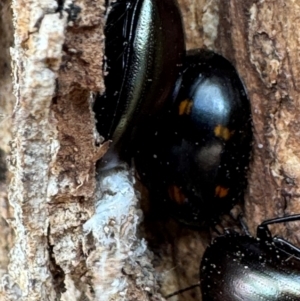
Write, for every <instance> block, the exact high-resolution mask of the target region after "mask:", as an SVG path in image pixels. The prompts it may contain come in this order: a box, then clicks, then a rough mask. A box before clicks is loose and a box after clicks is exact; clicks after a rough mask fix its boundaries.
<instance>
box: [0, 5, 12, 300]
mask: <svg viewBox="0 0 300 301" xmlns="http://www.w3.org/2000/svg"><path fill="white" fill-rule="evenodd" d="M12 42H13V27H12V14H11V8H10V2H9V1H2V2H1V4H0V66H1V73H0V229H1V235H0V278H2V276H3V275H4V274H5V273H7V265H8V252H9V250H10V249H11V247H12V244H13V231H12V228H11V227H9V224H8V223H9V220H10V218H11V217H12V208H11V207H10V206H9V203H8V198H7V184H8V182H9V178H10V175H9V173H8V172H7V167H6V159H7V154H8V152H9V141H10V140H11V125H12V114H13V107H14V104H15V97H14V95H13V93H12V79H11V66H10V65H11V59H10V54H9V47H11V46H12ZM0 299H1V294H0Z"/></svg>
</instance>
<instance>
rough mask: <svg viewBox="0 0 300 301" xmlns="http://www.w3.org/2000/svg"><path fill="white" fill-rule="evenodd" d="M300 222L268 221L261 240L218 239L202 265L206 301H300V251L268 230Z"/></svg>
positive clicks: (231, 234)
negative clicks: (270, 227) (273, 226)
mask: <svg viewBox="0 0 300 301" xmlns="http://www.w3.org/2000/svg"><path fill="white" fill-rule="evenodd" d="M299 220H300V215H299V214H298V215H292V216H287V217H282V218H276V219H272V220H267V221H265V222H263V223H262V224H261V225H260V226H258V228H257V238H254V237H251V236H250V235H241V234H238V233H236V232H233V231H229V232H227V233H226V234H225V235H223V236H219V237H217V238H216V239H215V240H214V241H213V243H212V244H211V245H210V246H209V247H208V248H207V249H206V251H205V253H204V255H203V259H202V262H201V267H200V282H201V291H202V296H203V299H202V300H203V301H262V300H263V301H299V300H300V249H299V248H297V247H296V246H294V245H293V244H291V243H289V242H288V241H286V240H284V239H282V238H280V237H272V235H271V233H270V231H269V229H268V225H271V224H275V223H284V222H291V221H299Z"/></svg>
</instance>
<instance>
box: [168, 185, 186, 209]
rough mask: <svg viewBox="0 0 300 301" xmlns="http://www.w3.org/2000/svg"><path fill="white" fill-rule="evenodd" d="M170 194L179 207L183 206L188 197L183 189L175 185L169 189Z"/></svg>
mask: <svg viewBox="0 0 300 301" xmlns="http://www.w3.org/2000/svg"><path fill="white" fill-rule="evenodd" d="M168 194H169V197H170V199H171V200H172V201H174V202H176V203H177V204H179V205H181V204H183V203H184V202H185V200H186V197H185V195H184V194H183V193H182V191H181V189H180V188H179V187H177V186H175V185H173V186H170V187H169V189H168Z"/></svg>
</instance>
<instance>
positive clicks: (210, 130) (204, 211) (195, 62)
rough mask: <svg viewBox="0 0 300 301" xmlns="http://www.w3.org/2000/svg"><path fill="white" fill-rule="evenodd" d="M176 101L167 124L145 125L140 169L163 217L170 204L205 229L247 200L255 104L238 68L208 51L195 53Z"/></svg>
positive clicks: (187, 63)
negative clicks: (238, 72)
mask: <svg viewBox="0 0 300 301" xmlns="http://www.w3.org/2000/svg"><path fill="white" fill-rule="evenodd" d="M173 98H174V100H173V103H172V105H171V107H169V111H168V112H166V113H164V114H163V115H162V116H161V117H160V120H159V121H158V120H157V119H153V120H152V123H149V122H148V123H147V122H145V124H144V126H143V127H140V128H139V133H138V134H137V136H136V137H137V138H136V146H135V147H136V153H135V155H134V157H135V165H136V169H137V171H138V174H139V176H140V178H141V182H142V183H143V184H145V185H146V186H147V187H148V189H149V193H150V197H151V199H152V200H154V201H152V203H154V210H153V212H155V214H157V212H160V211H161V208H162V207H164V209H165V211H166V212H167V213H170V214H171V215H172V216H173V217H175V218H176V219H178V220H180V221H182V222H184V223H186V224H189V225H193V226H201V225H202V224H203V223H211V222H212V221H215V220H216V219H217V218H218V217H219V216H220V215H221V214H222V213H227V212H229V210H230V209H231V208H232V206H233V205H234V204H236V203H237V202H238V200H239V199H241V198H242V194H243V190H244V188H245V184H246V178H245V175H246V170H247V167H248V163H249V157H250V150H251V143H252V128H251V110H250V104H249V100H248V97H247V94H246V91H245V88H244V86H243V83H242V82H241V80H240V78H239V76H238V74H237V72H236V70H235V68H234V67H233V66H232V64H231V63H229V62H228V61H227V60H226V59H225V58H224V57H222V56H221V55H218V54H216V53H213V52H211V51H204V50H194V51H192V52H188V54H187V56H186V61H185V64H184V68H183V73H182V76H181V77H180V78H179V79H178V81H177V84H176V87H175V90H174V93H173ZM151 195H152V196H151ZM155 206H156V209H157V208H159V210H156V209H155Z"/></svg>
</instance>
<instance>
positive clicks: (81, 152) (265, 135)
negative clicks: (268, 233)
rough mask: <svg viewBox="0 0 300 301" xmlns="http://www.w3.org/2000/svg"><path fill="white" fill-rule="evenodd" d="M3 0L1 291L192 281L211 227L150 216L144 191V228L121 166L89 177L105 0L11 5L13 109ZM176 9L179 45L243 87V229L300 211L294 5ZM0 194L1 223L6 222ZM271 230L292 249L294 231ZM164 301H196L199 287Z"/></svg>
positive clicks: (196, 3)
mask: <svg viewBox="0 0 300 301" xmlns="http://www.w3.org/2000/svg"><path fill="white" fill-rule="evenodd" d="M161 1H162V0H161ZM3 3H4V4H3V5H2V6H1V16H2V19H1V22H0V29H1V30H0V40H1V47H0V49H2V50H3V49H5V50H3V51H0V63H1V64H2V66H3V67H2V68H3V72H2V74H1V75H0V84H1V87H0V88H1V94H0V96H1V97H0V107H1V110H3V112H4V113H5V116H7V117H8V118H7V119H5V123H3V121H2V123H1V125H0V133H1V135H0V136H1V137H0V139H1V148H2V149H3V150H4V151H5V152H8V150H9V147H8V141H9V140H11V137H12V134H11V123H10V121H11V119H10V116H13V122H14V129H13V142H12V143H11V145H12V150H11V151H12V153H11V156H10V160H9V165H10V170H11V172H12V182H11V185H10V197H9V198H10V203H11V205H13V207H14V219H13V220H11V225H12V228H13V229H14V231H15V233H16V239H15V243H14V248H13V249H12V250H11V253H10V264H9V265H8V270H7V272H8V274H7V275H5V276H3V278H2V280H3V281H2V283H3V287H2V294H3V296H4V295H5V298H6V300H24V301H25V300H26V301H33V300H60V299H61V300H64V301H67V300H78V301H79V300H82V301H83V300H105V301H106V300H107V301H109V300H163V298H162V297H161V294H160V292H161V293H162V295H167V294H170V293H172V292H174V291H176V290H178V289H181V288H183V287H186V286H189V285H192V284H195V283H196V282H197V281H198V279H199V275H198V273H199V264H200V260H201V256H202V254H203V251H204V250H205V248H206V246H207V245H208V244H209V242H210V240H211V238H212V233H211V231H210V230H208V229H202V230H201V231H195V230H193V229H188V228H186V227H183V226H182V225H180V224H177V223H176V222H175V221H172V220H168V221H166V222H162V221H155V222H153V221H149V220H147V210H146V205H145V204H146V201H147V192H145V191H144V190H143V188H141V189H140V191H141V192H142V199H143V200H144V202H142V206H143V208H144V207H145V223H144V226H143V227H142V226H141V225H140V221H141V219H142V213H141V211H140V205H139V202H138V199H139V198H137V197H136V196H138V195H139V193H137V194H135V193H134V190H133V183H134V179H133V177H132V174H131V173H130V171H129V170H128V169H127V168H126V167H123V168H121V169H119V170H117V171H116V172H115V173H113V174H107V175H104V174H100V175H97V173H96V168H95V163H96V161H97V159H98V158H99V156H100V155H101V152H102V151H103V149H102V151H101V147H100V146H99V145H100V141H101V139H100V137H99V136H98V135H97V134H96V131H95V120H94V118H93V114H92V111H91V94H90V92H91V91H93V92H95V91H103V88H104V87H103V77H102V76H103V74H102V62H103V60H102V58H103V41H104V36H103V25H104V20H105V7H104V1H101V0H97V1H90V0H80V1H77V2H72V1H65V2H64V3H60V2H56V1H54V0H52V1H51V0H46V1H30V2H28V1H23V0H15V1H14V2H13V11H14V19H13V20H14V32H15V36H14V45H13V49H12V52H11V53H12V59H11V61H12V63H13V69H12V73H13V78H14V82H15V86H14V87H15V96H16V105H15V101H14V100H15V99H14V96H13V95H12V88H11V81H10V79H9V76H8V74H9V73H10V69H9V68H8V66H10V63H11V61H10V58H9V55H8V53H9V50H8V48H9V47H10V46H11V42H12V41H11V39H9V37H11V36H12V35H11V34H10V35H8V33H9V32H10V30H11V29H10V28H9V24H10V23H9V20H11V15H10V10H9V4H8V2H3ZM179 4H180V8H181V10H182V14H183V19H184V24H185V31H186V44H187V48H188V49H191V48H201V47H205V48H209V49H212V50H214V51H216V52H218V53H220V54H222V55H224V56H225V57H226V58H227V59H228V60H230V61H231V62H232V63H233V64H234V65H235V67H236V68H237V70H238V72H239V74H240V76H241V77H242V79H243V81H244V83H245V86H246V88H247V90H248V93H249V97H250V100H251V106H252V115H253V130H254V142H253V156H252V161H251V165H250V169H249V174H248V179H249V185H248V188H247V191H246V194H245V204H244V206H243V208H242V210H243V211H244V213H245V217H246V221H247V223H248V225H249V227H250V229H251V231H252V233H253V234H254V233H255V227H256V226H257V225H258V224H259V223H260V222H261V221H262V220H264V219H266V218H271V217H276V216H282V215H288V214H292V213H299V212H300V205H299V196H300V193H299V188H298V187H299V181H300V168H299V167H300V154H299V144H300V142H299V141H300V139H299V136H300V134H299V133H300V130H299V129H300V126H299V116H300V112H299V110H300V109H299V107H300V106H299V96H298V93H299V91H298V90H299V87H298V73H299V72H298V69H299V68H300V60H299V41H300V39H299V35H300V33H299V30H298V28H299V25H300V24H299V22H300V21H299V20H300V19H299V15H300V6H299V4H297V1H293V0H287V1H283V0H264V1H254V0H248V1H240V0H180V1H179ZM6 20H7V21H6ZM3 95H4V96H5V98H3ZM13 107H15V111H14V114H13V115H12V109H13ZM6 121H7V122H6ZM2 191H3V194H4V197H3V198H2V197H1V196H2V192H1V196H0V200H1V208H2V211H1V216H2V218H3V217H4V218H5V219H8V217H9V214H10V213H9V211H8V209H7V208H8V207H7V204H6V203H5V198H6V197H5V191H6V190H5V188H4V189H3V190H2ZM111 196H116V197H114V198H111ZM123 197H124V198H123ZM2 199H3V200H4V202H3V201H2ZM116 200H122V201H117V202H116ZM3 204H4V205H3ZM3 208H4V209H3ZM107 208H109V210H108V211H106V210H107ZM107 212H108V214H106V213H107ZM235 212H237V209H235V210H234V213H235ZM224 218H225V221H224V222H223V223H224V224H225V225H227V224H226V217H224ZM3 221H4V219H3ZM4 226H6V228H5V231H4V232H5V233H1V240H0V268H1V269H2V270H4V272H5V273H6V271H5V270H6V268H5V267H6V265H7V256H6V254H7V253H5V252H4V251H3V250H5V248H8V247H10V244H11V232H10V231H11V229H12V228H7V225H6V224H5V223H4ZM273 230H274V233H278V234H280V235H282V236H283V237H285V238H288V239H290V240H291V241H292V242H294V243H296V244H298V245H299V244H300V241H299V240H300V233H299V232H300V231H299V223H293V224H288V225H281V226H279V227H274V229H273ZM143 237H145V238H146V239H147V243H145V241H144V240H143ZM2 241H4V242H2ZM3 246H5V248H3ZM220 251H221V250H220ZM3 252H4V253H3ZM2 254H4V255H2ZM151 261H152V263H151ZM153 266H154V267H155V270H154V269H153ZM159 287H161V290H160V289H159ZM65 289H66V291H65ZM170 300H171V301H175V300H178V301H183V300H185V301H192V300H193V301H194V300H198V301H199V300H201V296H200V290H199V289H194V290H191V291H189V292H186V293H184V294H180V295H177V296H174V297H172V298H171V299H170Z"/></svg>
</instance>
